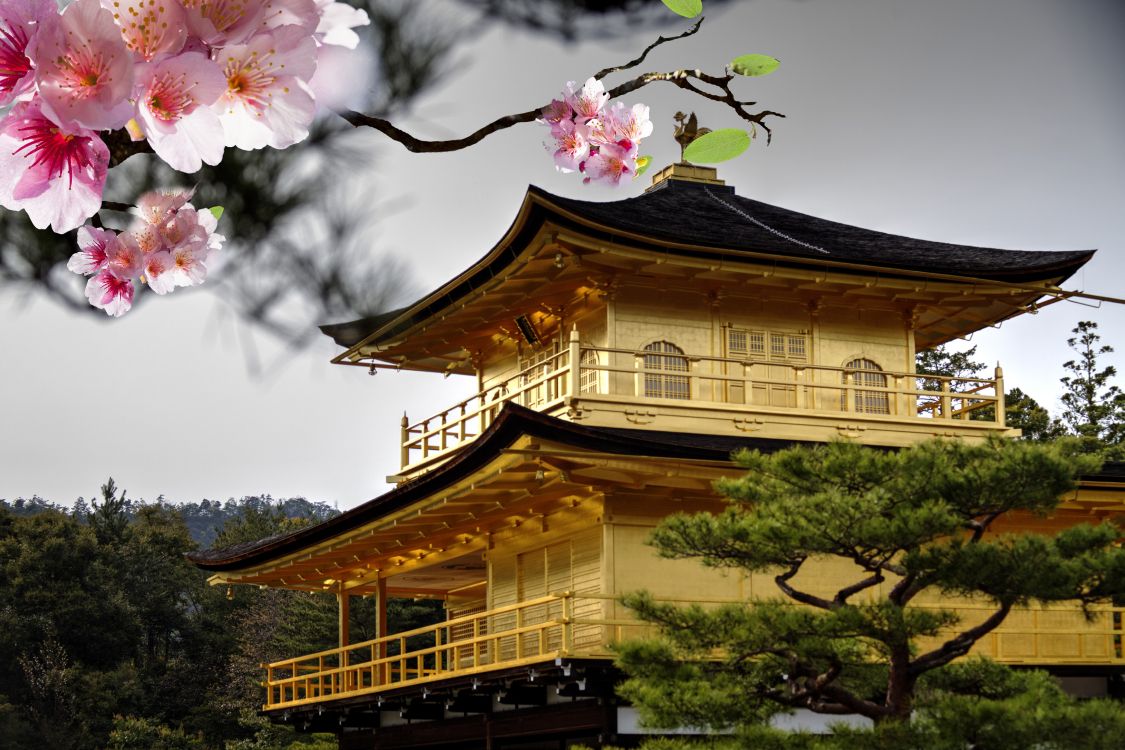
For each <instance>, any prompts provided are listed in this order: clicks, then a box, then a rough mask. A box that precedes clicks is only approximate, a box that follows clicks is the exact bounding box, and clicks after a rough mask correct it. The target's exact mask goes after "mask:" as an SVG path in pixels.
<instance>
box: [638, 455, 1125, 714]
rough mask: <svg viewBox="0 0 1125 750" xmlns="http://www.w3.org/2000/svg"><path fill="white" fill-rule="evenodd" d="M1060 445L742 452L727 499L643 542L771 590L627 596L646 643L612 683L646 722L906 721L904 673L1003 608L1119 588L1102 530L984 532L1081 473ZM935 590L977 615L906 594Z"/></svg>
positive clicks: (911, 693)
mask: <svg viewBox="0 0 1125 750" xmlns="http://www.w3.org/2000/svg"><path fill="white" fill-rule="evenodd" d="M1073 449H1074V446H1073V445H1071V444H1069V443H1068V442H1065V441H1064V442H1059V443H1054V444H1040V443H1034V442H1031V441H1011V440H1001V439H994V440H992V441H989V442H987V443H984V444H975V445H970V444H966V443H963V442H956V441H952V442H950V441H931V442H927V443H923V444H920V445H917V446H914V447H912V448H907V449H903V450H901V451H880V450H876V449H871V448H865V447H862V446H859V445H855V444H852V443H843V442H841V443H833V444H829V445H827V446H819V447H793V448H789V449H786V450H783V451H779V452H777V453H775V454H772V455H763V454H761V453H758V452H742V453H741V454H739V455H738V456H737V460H738V462H739V464H740V465H742V466H743V467H744V468H745V469H746V470H747V474H746V475H745V476H744V477H742V478H740V479H732V480H728V481H725V482H721V483H720V484H719V485H718V487H719V490H720V491H721V492H722V494H723V495H725V496H726V497H727V499H728V507H727V508H726V510H725V511H723V512H722V513H719V514H717V515H712V514H706V513H704V514H696V515H686V514H680V515H675V516H672V517H670V518H668V519H666V520H665V521H664V522H663V523H662V524H661V525H660V526H659V527H658V528H657V530H656V532H655V533H654V534H653V536H652V538H651V540H650V542H651V543H652V544H653V545H654V546H655V547H656V549H657V551H658V552H659V554H660V555H662V556H664V557H668V558H691V559H697V560H700V561H701V562H702V563H703V564H704V565H706V566H710V567H714V568H720V569H730V570H735V571H739V572H741V573H743V574H756V575H757V576H758V578H757V579H756V580H762V578H761V575H762V574H769V575H771V576H772V578H773V581H774V583H775V585H776V587H777V590H778V592H779V595H778V596H776V597H774V598H770V599H757V598H756V599H754V600H753V601H751V602H746V603H744V604H737V605H724V606H719V607H710V608H705V607H703V606H694V607H689V608H679V607H677V606H675V605H670V604H664V603H660V602H657V601H655V600H653V599H652V598H651V597H650V596H649V595H647V594H644V593H640V594H635V595H630V596H628V597H626V602H627V604H628V605H629V606H630V607H632V608H633V609H634V610H635V611H636V612H637V614H638V615H639V616H640V617H641V618H642V619H643V620H646V621H649V622H652V623H655V624H657V625H658V626H659V628H660V631H661V633H662V637H661V638H659V639H656V640H650V641H642V642H636V643H632V644H627V645H625V646H624V647H622V650H621V657H620V658H621V663H622V666H623V667H624V668H625V669H626V670H627V671H628V672H630V673H631V675H632V676H631V678H630V679H629V680H628V681H627V682H626V683H625V684H624V688H623V690H624V694H625V695H626V696H627V697H628V698H629V699H630V700H632V701H633V702H634V703H635V704H636V705H637V706H638V708H639V709H640V710H641V713H642V716H643V717H644V718H645V719H646V720H647V721H649V722H650V723H652V724H654V725H656V726H683V725H691V726H710V727H722V726H748V725H755V724H757V723H760V722H761V721H762V720H764V719H765V718H767V717H769V716H770V715H772V714H773V713H776V712H777V711H779V710H784V709H787V708H806V709H810V710H812V711H815V712H818V713H824V714H858V715H860V716H865V717H868V718H870V719H872V720H874V721H875V722H876V723H877V724H896V723H897V724H905V723H907V722H908V721H909V719H910V717H911V715H912V712H913V711H914V709H915V698H916V694H917V691H918V689H919V683H920V680H922V678H923V677H924V676H926V675H927V674H930V673H933V672H934V671H935V670H938V669H941V668H943V667H945V666H946V665H948V664H950V663H951V662H953V661H954V660H955V659H958V658H959V657H962V656H964V655H966V654H967V653H968V652H969V651H970V649H971V648H972V647H973V645H974V644H975V643H976V642H977V641H978V640H979V639H980V638H982V637H984V636H985V635H986V634H988V633H989V632H991V631H992V630H994V629H995V628H996V627H998V626H999V625H1000V624H1001V623H1002V622H1003V621H1004V619H1005V617H1007V615H1008V614H1009V612H1011V611H1012V609H1013V608H1015V607H1019V606H1022V605H1025V604H1028V603H1030V602H1058V601H1073V602H1078V603H1083V604H1085V603H1092V602H1099V601H1105V600H1107V599H1110V598H1114V597H1120V596H1122V595H1123V594H1125V550H1122V549H1120V548H1118V547H1117V546H1115V545H1116V542H1117V540H1118V539H1119V537H1120V531H1119V529H1118V528H1117V527H1116V526H1114V525H1112V524H1109V523H1104V524H1102V525H1099V526H1096V527H1095V526H1089V525H1079V526H1075V527H1072V528H1069V529H1067V530H1065V531H1063V532H1061V533H1059V534H1058V535H1057V536H1055V537H1048V536H1044V535H1036V534H1022V535H1002V536H1001V535H995V534H993V533H991V532H990V529H991V527H992V525H993V524H994V523H995V522H996V521H997V520H998V519H1000V518H1002V517H1004V516H1006V515H1008V514H1010V513H1013V512H1016V511H1030V512H1032V513H1049V512H1051V511H1052V510H1053V509H1054V508H1056V507H1057V505H1058V504H1059V498H1060V496H1061V495H1062V493H1064V492H1066V491H1067V490H1069V489H1070V488H1072V487H1073V486H1074V477H1075V473H1076V472H1079V473H1086V472H1089V471H1092V470H1094V469H1095V468H1096V466H1097V460H1096V459H1093V458H1092V457H1090V456H1089V455H1084V454H1075V453H1074V452H1073ZM826 561H827V564H828V565H831V566H832V567H831V575H825V573H826V572H827V571H828V570H829V569H828V568H826V567H825V564H826ZM756 585H757V584H756ZM937 592H943V593H944V594H947V595H961V596H972V597H974V601H975V603H976V604H978V605H979V604H982V603H987V605H988V607H989V611H988V612H987V613H986V614H985V615H982V619H980V620H975V621H974V622H972V623H967V624H966V623H961V622H960V620H959V618H958V616H957V614H956V613H955V612H953V611H950V610H943V609H936V608H933V607H922V606H917V603H918V601H919V598H920V597H922V595H923V594H926V593H937ZM794 605H801V606H794ZM716 654H721V655H722V656H721V657H717V656H716Z"/></svg>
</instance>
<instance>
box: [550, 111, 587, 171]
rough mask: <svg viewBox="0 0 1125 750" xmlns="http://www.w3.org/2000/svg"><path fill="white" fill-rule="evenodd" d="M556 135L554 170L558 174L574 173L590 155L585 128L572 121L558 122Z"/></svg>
mask: <svg viewBox="0 0 1125 750" xmlns="http://www.w3.org/2000/svg"><path fill="white" fill-rule="evenodd" d="M553 132H555V133H556V135H555V138H556V139H557V141H556V144H557V145H558V148H557V149H555V168H556V169H558V170H559V171H560V172H574V171H576V170H577V169H578V167H579V165H580V164H581V163H582V162H583V160H585V159H586V156H587V155H588V154H589V153H590V141H589V136H588V133H587V132H586V126H585V125H580V124H577V123H575V122H574V121H573V120H562V121H561V122H559V124H558V127H557V130H556V131H553Z"/></svg>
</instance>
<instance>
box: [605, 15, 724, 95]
mask: <svg viewBox="0 0 1125 750" xmlns="http://www.w3.org/2000/svg"><path fill="white" fill-rule="evenodd" d="M702 25H703V16H700V18H699V20H698V21H696V22H695V23H694V24H692V26H691V28H689V29H688V30H687V31H685V32H684V33H682V34H677V35H676V36H660V37H657V38H656V41H655V42H653V43H652V44H650V45H648V46H647V47H645V49H644V52H642V53H641V54H640V56H639V57H638V58H637V59H635V60H630V61H629V62H627V63H625V64H623V65H616V66H614V67H612V68H603V69H602V70H599V71H598V72H597V73H595V74H594V78H596V79H597V80H599V81H600V80H602V79H603V78H605V77H606V76H607V75H609V74H610V73H620V72H621V71H623V70H629V69H630V68H635V67H637V66H638V65H640V64H641V63H643V62H644V61H645V58H646V57H648V53H649V52H652V51H653V50H654V49H656V48H657V47H659V46H660V45H662V44H664V43H666V42H674V41H676V40H677V39H683V38H684V37H688V36H691V35H692V34H694V33H695V32H697V31H699V27H700V26H702Z"/></svg>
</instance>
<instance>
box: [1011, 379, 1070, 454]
mask: <svg viewBox="0 0 1125 750" xmlns="http://www.w3.org/2000/svg"><path fill="white" fill-rule="evenodd" d="M1004 420H1005V423H1006V424H1007V425H1008V426H1009V427H1015V428H1017V429H1019V430H1022V431H1023V435H1022V437H1023V439H1024V440H1039V441H1043V440H1054V439H1056V438H1060V437H1062V436H1063V435H1065V434H1066V427H1065V426H1064V425H1063V423H1062V421H1061V420H1059V419H1057V418H1054V417H1052V416H1051V414H1050V413H1049V412H1048V411H1047V410H1046V409H1044V408H1043V407H1042V406H1040V405H1039V403H1038V402H1037V401H1036V400H1035V399H1033V398H1032V397H1031V396H1029V395H1027V394H1026V393H1024V392H1023V391H1021V390H1020V389H1019V388H1013V389H1012V390H1010V391H1008V393H1007V395H1005V397H1004Z"/></svg>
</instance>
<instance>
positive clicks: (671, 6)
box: [663, 0, 703, 18]
mask: <svg viewBox="0 0 1125 750" xmlns="http://www.w3.org/2000/svg"><path fill="white" fill-rule="evenodd" d="M663 3H664V4H665V5H667V6H668V10H670V11H672V12H673V13H675V14H677V15H681V16H683V17H684V18H695V17H696V16H698V15H699V14H700V13H702V12H703V0H663Z"/></svg>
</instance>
